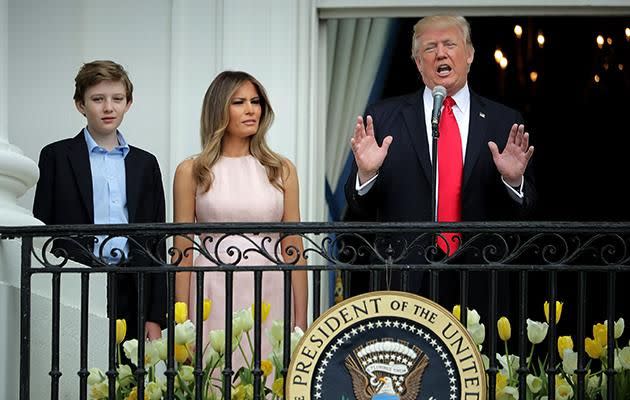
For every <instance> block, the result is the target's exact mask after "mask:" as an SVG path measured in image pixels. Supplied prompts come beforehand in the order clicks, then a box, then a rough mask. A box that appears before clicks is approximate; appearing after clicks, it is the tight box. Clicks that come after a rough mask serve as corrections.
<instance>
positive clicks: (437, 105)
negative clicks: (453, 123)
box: [431, 86, 446, 131]
mask: <svg viewBox="0 0 630 400" xmlns="http://www.w3.org/2000/svg"><path fill="white" fill-rule="evenodd" d="M431 95H432V96H433V112H432V113H431V126H432V127H433V130H434V131H435V130H436V129H437V126H438V124H439V122H440V114H441V113H442V103H444V98H446V89H445V88H444V86H436V87H434V88H433V90H432V91H431Z"/></svg>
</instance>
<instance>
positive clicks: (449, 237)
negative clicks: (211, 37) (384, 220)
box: [437, 96, 464, 256]
mask: <svg viewBox="0 0 630 400" xmlns="http://www.w3.org/2000/svg"><path fill="white" fill-rule="evenodd" d="M453 105H455V100H453V98H452V97H450V96H449V97H447V98H446V99H444V109H443V110H442V116H441V117H440V124H439V131H440V139H439V141H438V181H439V183H438V212H437V215H438V222H458V221H461V217H462V196H461V192H462V171H463V170H464V163H463V160H462V138H461V136H460V134H459V127H458V126H457V121H456V120H455V114H453ZM461 238H462V235H461V233H452V232H448V233H447V232H443V233H441V237H438V238H437V245H438V247H439V248H440V249H442V251H444V253H446V254H448V255H449V256H450V255H452V254H453V253H454V252H455V250H457V248H458V247H459V245H460V243H461ZM445 239H446V240H445Z"/></svg>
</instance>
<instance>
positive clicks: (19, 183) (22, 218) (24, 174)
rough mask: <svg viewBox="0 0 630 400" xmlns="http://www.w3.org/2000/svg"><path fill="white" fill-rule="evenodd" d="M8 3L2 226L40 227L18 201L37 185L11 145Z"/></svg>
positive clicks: (0, 15)
mask: <svg viewBox="0 0 630 400" xmlns="http://www.w3.org/2000/svg"><path fill="white" fill-rule="evenodd" d="M8 57H9V2H8V0H0V226H3V225H4V226H7V225H12V226H17V225H36V224H41V222H39V221H38V220H37V219H35V218H33V215H32V214H31V212H30V211H29V210H27V209H25V208H23V207H20V206H18V204H17V199H18V198H19V197H21V196H22V195H23V194H24V193H25V192H26V191H27V190H28V189H29V188H31V187H32V186H33V185H35V183H36V182H37V178H38V176H39V170H38V169H37V164H36V163H35V162H34V161H33V160H31V159H30V158H28V157H26V156H24V153H23V152H22V151H21V150H20V149H19V148H17V147H16V146H13V145H12V144H10V143H9V139H8V138H9V121H8V117H9V116H8V109H9V104H8V99H9V93H8V90H9V74H8V69H9V60H8Z"/></svg>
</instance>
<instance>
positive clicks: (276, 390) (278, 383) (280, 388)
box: [271, 377, 284, 398]
mask: <svg viewBox="0 0 630 400" xmlns="http://www.w3.org/2000/svg"><path fill="white" fill-rule="evenodd" d="M271 391H272V392H273V394H275V395H276V396H278V397H279V398H282V397H283V396H284V378H283V377H280V378H277V379H276V380H275V381H273V384H272V385H271Z"/></svg>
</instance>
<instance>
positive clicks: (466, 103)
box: [422, 83, 470, 114]
mask: <svg viewBox="0 0 630 400" xmlns="http://www.w3.org/2000/svg"><path fill="white" fill-rule="evenodd" d="M452 97H453V100H455V106H456V107H458V108H459V109H460V111H461V112H462V113H464V114H466V113H467V112H468V110H469V109H470V89H468V83H466V84H464V87H463V88H461V89H459V90H458V91H457V93H455V94H454V95H453V96H452ZM422 99H423V100H424V104H427V105H430V107H433V95H432V93H431V89H429V88H428V87H427V86H425V87H424V92H423V93H422Z"/></svg>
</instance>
